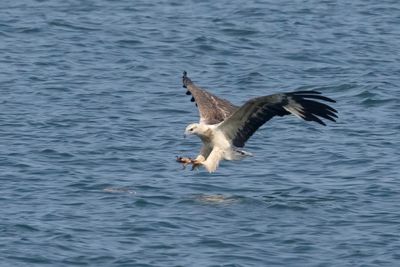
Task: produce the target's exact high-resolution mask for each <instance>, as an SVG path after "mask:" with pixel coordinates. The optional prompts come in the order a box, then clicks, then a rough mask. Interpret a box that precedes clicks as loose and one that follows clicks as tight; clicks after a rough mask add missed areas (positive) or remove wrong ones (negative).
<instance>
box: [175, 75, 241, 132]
mask: <svg viewBox="0 0 400 267" xmlns="http://www.w3.org/2000/svg"><path fill="white" fill-rule="evenodd" d="M182 78H183V87H185V88H186V89H187V90H188V91H187V92H186V94H187V95H192V99H191V101H192V102H196V105H197V107H198V109H199V113H200V122H201V123H205V124H217V123H220V122H222V121H223V120H225V119H226V118H228V117H229V116H230V115H232V114H233V112H235V111H236V110H237V109H238V107H236V106H235V105H233V104H232V103H231V102H229V101H228V100H225V99H222V98H219V97H217V96H215V95H213V94H211V93H209V92H207V91H206V90H204V89H201V88H200V87H198V86H196V85H195V84H194V83H193V82H192V80H190V78H189V77H187V73H186V71H185V72H184V73H183V77H182Z"/></svg>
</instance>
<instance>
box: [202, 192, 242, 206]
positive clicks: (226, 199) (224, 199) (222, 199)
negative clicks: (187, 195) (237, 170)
mask: <svg viewBox="0 0 400 267" xmlns="http://www.w3.org/2000/svg"><path fill="white" fill-rule="evenodd" d="M196 200H197V201H199V202H204V203H216V204H232V203H235V202H237V201H238V199H236V198H235V197H232V196H224V195H220V194H216V195H198V196H196Z"/></svg>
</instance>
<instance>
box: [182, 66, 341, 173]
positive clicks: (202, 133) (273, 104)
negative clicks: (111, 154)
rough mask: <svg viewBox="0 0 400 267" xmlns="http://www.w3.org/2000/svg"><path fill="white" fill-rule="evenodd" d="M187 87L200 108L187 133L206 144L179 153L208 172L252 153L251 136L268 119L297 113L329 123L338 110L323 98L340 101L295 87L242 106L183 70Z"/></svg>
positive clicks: (306, 119)
mask: <svg viewBox="0 0 400 267" xmlns="http://www.w3.org/2000/svg"><path fill="white" fill-rule="evenodd" d="M182 81H183V87H184V88H186V89H187V92H186V94H187V95H191V96H192V98H191V101H192V102H195V104H196V106H197V107H198V110H199V115H200V121H199V123H192V124H189V125H188V126H187V127H186V129H185V134H184V135H185V136H188V135H197V136H198V137H199V138H200V139H201V141H202V143H203V146H202V148H201V150H200V153H199V155H198V156H197V157H196V158H195V159H192V158H187V157H177V161H178V162H180V163H182V164H183V166H184V167H185V166H186V165H188V164H192V170H193V169H196V168H197V167H200V166H204V167H205V168H206V169H207V171H208V172H210V173H211V172H215V171H216V169H217V168H218V165H219V163H220V161H221V160H240V159H242V158H244V157H247V156H251V155H252V154H251V153H249V152H246V151H244V150H243V147H244V145H245V143H246V141H247V140H249V138H250V137H251V136H252V135H253V134H254V133H255V131H257V129H258V128H260V127H261V126H262V125H263V124H264V123H266V122H267V121H269V120H270V119H272V118H273V117H275V116H285V115H290V114H292V115H294V116H296V117H298V118H300V119H303V120H305V121H313V122H316V123H319V124H321V125H324V126H325V125H326V124H325V122H324V121H322V119H327V120H330V121H333V122H335V121H336V119H337V118H338V116H337V114H336V113H337V110H335V109H334V108H332V107H331V106H329V105H327V104H324V103H321V101H326V102H331V103H335V102H336V101H335V100H333V99H331V98H328V97H326V96H323V95H322V94H321V93H320V92H317V91H314V90H310V91H294V92H290V93H277V94H272V95H267V96H260V97H255V98H252V99H250V100H248V101H247V102H245V103H244V104H243V105H242V106H240V107H239V106H235V105H233V104H232V103H231V102H229V101H228V100H225V99H222V98H220V97H217V96H216V95H214V94H212V93H210V92H208V91H206V90H204V89H202V88H200V87H198V86H197V85H195V84H194V83H193V82H192V80H191V79H190V78H189V77H188V76H187V73H186V71H185V72H183V77H182Z"/></svg>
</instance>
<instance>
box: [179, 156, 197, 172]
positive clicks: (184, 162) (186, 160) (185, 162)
mask: <svg viewBox="0 0 400 267" xmlns="http://www.w3.org/2000/svg"><path fill="white" fill-rule="evenodd" d="M192 161H193V160H192V159H191V158H185V157H176V162H179V163H182V165H183V170H184V169H185V168H186V166H187V165H188V164H191V163H192Z"/></svg>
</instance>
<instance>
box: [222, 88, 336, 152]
mask: <svg viewBox="0 0 400 267" xmlns="http://www.w3.org/2000/svg"><path fill="white" fill-rule="evenodd" d="M320 94H321V93H319V92H316V91H299V92H292V93H282V94H274V95H269V96H262V97H257V98H253V99H250V100H249V101H247V102H246V103H245V104H244V105H243V106H241V107H240V108H239V109H238V110H237V111H236V112H235V113H233V114H232V115H231V116H230V117H229V118H228V119H226V120H225V121H224V122H223V123H221V125H220V126H218V127H219V129H221V130H222V131H223V132H224V134H225V136H226V137H227V138H228V139H230V140H231V142H232V144H233V145H234V146H236V147H243V146H244V144H245V142H246V141H247V140H248V139H249V138H250V137H251V136H252V135H253V134H254V132H255V131H256V130H257V129H258V128H259V127H260V126H261V125H263V124H264V123H266V122H267V121H268V120H270V119H271V118H272V117H274V116H284V115H289V114H293V115H295V116H296V117H299V118H301V119H304V120H306V121H315V122H317V123H319V124H321V125H325V123H324V122H323V121H322V120H321V119H320V118H319V117H321V118H324V119H328V120H331V121H336V120H335V118H337V115H336V114H335V113H337V111H336V110H335V109H334V108H332V107H330V106H328V105H326V104H324V103H321V102H318V101H316V100H324V101H328V102H336V101H334V100H333V99H330V98H328V97H325V96H322V95H320Z"/></svg>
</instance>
